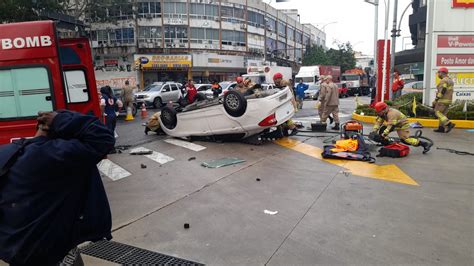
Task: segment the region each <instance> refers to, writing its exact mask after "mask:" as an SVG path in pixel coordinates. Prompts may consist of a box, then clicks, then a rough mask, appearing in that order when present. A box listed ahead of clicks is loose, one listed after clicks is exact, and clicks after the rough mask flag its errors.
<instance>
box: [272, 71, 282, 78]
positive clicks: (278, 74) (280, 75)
mask: <svg viewBox="0 0 474 266" xmlns="http://www.w3.org/2000/svg"><path fill="white" fill-rule="evenodd" d="M282 78H283V75H282V74H281V73H280V72H277V73H275V75H273V80H276V79H282Z"/></svg>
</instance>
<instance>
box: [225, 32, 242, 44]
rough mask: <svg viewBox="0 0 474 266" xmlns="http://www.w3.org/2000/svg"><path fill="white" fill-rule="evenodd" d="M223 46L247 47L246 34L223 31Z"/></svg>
mask: <svg viewBox="0 0 474 266" xmlns="http://www.w3.org/2000/svg"><path fill="white" fill-rule="evenodd" d="M222 44H223V45H233V46H245V32H241V31H232V30H223V31H222Z"/></svg>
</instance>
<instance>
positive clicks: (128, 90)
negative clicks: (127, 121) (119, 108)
mask: <svg viewBox="0 0 474 266" xmlns="http://www.w3.org/2000/svg"><path fill="white" fill-rule="evenodd" d="M122 97H123V105H124V107H125V108H127V111H128V108H130V109H132V108H133V100H134V99H133V98H134V97H133V87H132V86H130V82H129V81H128V80H126V81H125V86H124V87H123V88H122Z"/></svg>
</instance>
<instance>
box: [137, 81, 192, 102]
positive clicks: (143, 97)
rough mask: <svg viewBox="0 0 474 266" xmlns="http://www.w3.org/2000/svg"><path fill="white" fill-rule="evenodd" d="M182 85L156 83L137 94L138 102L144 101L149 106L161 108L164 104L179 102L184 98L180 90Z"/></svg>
mask: <svg viewBox="0 0 474 266" xmlns="http://www.w3.org/2000/svg"><path fill="white" fill-rule="evenodd" d="M181 86H182V85H181V84H180V83H174V82H166V83H165V82H154V83H153V84H151V85H148V86H147V87H145V89H144V90H143V91H142V92H139V93H136V94H135V97H136V98H137V101H143V102H145V104H146V105H147V106H153V107H154V108H159V107H161V106H163V104H164V103H168V102H170V101H171V102H178V101H179V99H180V98H181V97H182V96H183V95H182V92H181V90H180V87H181Z"/></svg>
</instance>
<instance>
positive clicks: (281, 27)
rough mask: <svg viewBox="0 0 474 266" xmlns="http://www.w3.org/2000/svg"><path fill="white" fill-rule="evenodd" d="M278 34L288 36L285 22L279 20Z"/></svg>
mask: <svg viewBox="0 0 474 266" xmlns="http://www.w3.org/2000/svg"><path fill="white" fill-rule="evenodd" d="M278 35H279V36H281V37H285V36H286V26H285V23H283V22H278Z"/></svg>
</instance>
